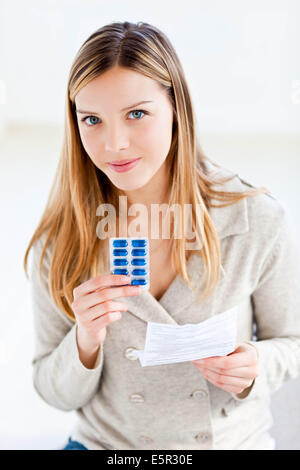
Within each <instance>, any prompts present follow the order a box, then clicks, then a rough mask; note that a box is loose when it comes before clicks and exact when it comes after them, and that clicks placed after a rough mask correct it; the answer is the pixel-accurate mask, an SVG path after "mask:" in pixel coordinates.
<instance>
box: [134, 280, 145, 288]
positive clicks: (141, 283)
mask: <svg viewBox="0 0 300 470" xmlns="http://www.w3.org/2000/svg"><path fill="white" fill-rule="evenodd" d="M131 285H132V286H145V285H146V280H145V279H133V280H132V282H131Z"/></svg>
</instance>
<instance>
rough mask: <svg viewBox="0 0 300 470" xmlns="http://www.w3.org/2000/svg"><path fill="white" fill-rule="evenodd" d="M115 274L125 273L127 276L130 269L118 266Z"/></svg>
mask: <svg viewBox="0 0 300 470" xmlns="http://www.w3.org/2000/svg"><path fill="white" fill-rule="evenodd" d="M113 274H122V275H123V274H124V275H125V276H128V274H129V271H128V269H122V268H117V269H115V270H114V272H113Z"/></svg>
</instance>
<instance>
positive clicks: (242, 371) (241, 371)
mask: <svg viewBox="0 0 300 470" xmlns="http://www.w3.org/2000/svg"><path fill="white" fill-rule="evenodd" d="M195 365H196V364H195ZM196 367H197V368H198V369H199V370H200V372H201V371H202V370H203V371H205V370H210V371H212V372H216V373H217V374H221V375H229V376H231V377H241V378H251V377H253V378H254V377H257V375H258V372H257V367H255V366H253V367H247V366H246V367H237V368H236V369H221V368H219V367H218V368H217V367H206V366H198V365H196Z"/></svg>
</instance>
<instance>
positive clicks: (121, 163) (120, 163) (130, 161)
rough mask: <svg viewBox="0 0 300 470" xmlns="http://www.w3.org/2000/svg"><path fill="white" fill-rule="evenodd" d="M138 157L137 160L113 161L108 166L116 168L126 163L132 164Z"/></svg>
mask: <svg viewBox="0 0 300 470" xmlns="http://www.w3.org/2000/svg"><path fill="white" fill-rule="evenodd" d="M139 158H140V157H137V158H132V159H131V160H114V161H112V162H109V164H110V165H117V166H122V165H126V164H127V163H132V162H135V161H136V160H138V159H139Z"/></svg>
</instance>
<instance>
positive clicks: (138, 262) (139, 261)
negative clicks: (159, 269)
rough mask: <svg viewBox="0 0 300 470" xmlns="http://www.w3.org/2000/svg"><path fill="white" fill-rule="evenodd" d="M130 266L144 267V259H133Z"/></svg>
mask: <svg viewBox="0 0 300 470" xmlns="http://www.w3.org/2000/svg"><path fill="white" fill-rule="evenodd" d="M131 264H132V265H133V266H145V264H146V261H145V259H144V258H134V259H133V260H131Z"/></svg>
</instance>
